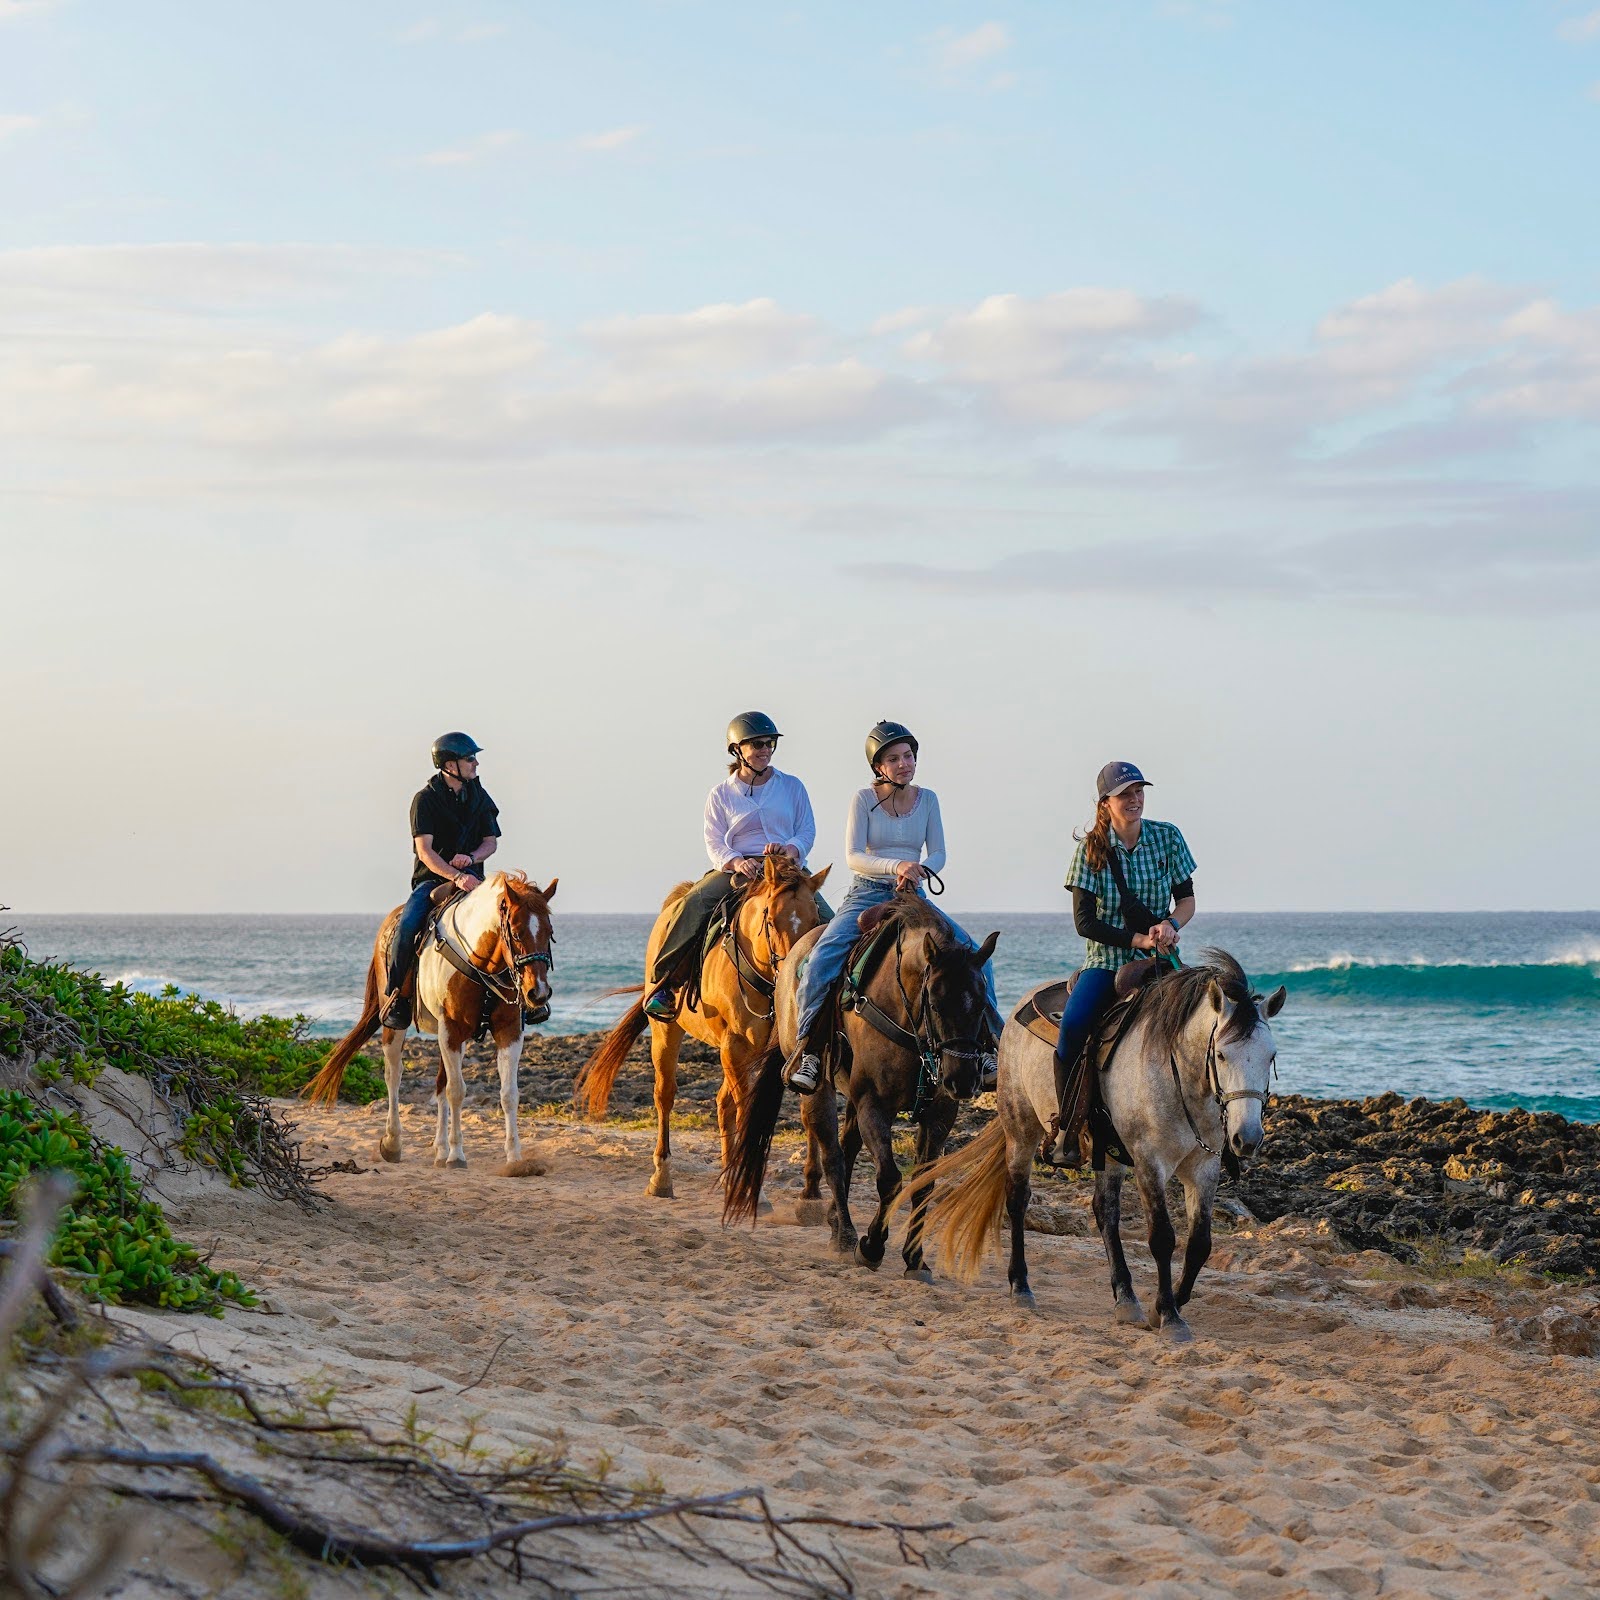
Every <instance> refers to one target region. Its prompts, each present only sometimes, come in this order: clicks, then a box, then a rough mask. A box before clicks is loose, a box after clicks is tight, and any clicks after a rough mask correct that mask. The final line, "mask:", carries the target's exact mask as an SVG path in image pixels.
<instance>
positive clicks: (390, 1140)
mask: <svg viewBox="0 0 1600 1600" xmlns="http://www.w3.org/2000/svg"><path fill="white" fill-rule="evenodd" d="M405 1045H406V1031H405V1029H404V1028H385V1029H384V1030H383V1081H384V1083H385V1084H386V1085H387V1086H388V1090H389V1115H388V1116H387V1117H386V1118H385V1119H384V1123H383V1137H382V1138H381V1139H379V1140H378V1154H379V1155H380V1156H382V1157H383V1159H384V1160H385V1161H398V1160H399V1159H400V1058H401V1055H402V1054H403V1052H404V1050H405Z"/></svg>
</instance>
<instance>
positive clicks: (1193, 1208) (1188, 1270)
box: [1172, 1162, 1217, 1310]
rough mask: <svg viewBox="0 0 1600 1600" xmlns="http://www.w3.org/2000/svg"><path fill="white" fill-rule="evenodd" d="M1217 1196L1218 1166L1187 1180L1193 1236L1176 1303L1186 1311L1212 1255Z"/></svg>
mask: <svg viewBox="0 0 1600 1600" xmlns="http://www.w3.org/2000/svg"><path fill="white" fill-rule="evenodd" d="M1216 1198H1217V1167H1216V1163H1215V1162H1208V1163H1207V1170H1206V1171H1205V1172H1204V1173H1203V1174H1202V1175H1201V1176H1200V1177H1199V1178H1193V1177H1189V1178H1185V1179H1184V1180H1183V1202H1184V1211H1185V1212H1186V1213H1187V1215H1188V1219H1189V1237H1188V1238H1187V1239H1186V1240H1185V1241H1184V1246H1183V1277H1182V1278H1181V1279H1180V1280H1179V1283H1178V1292H1177V1293H1176V1294H1175V1295H1173V1297H1172V1298H1173V1303H1174V1304H1175V1305H1176V1306H1177V1307H1178V1309H1179V1310H1182V1309H1183V1307H1184V1306H1186V1305H1188V1303H1189V1296H1190V1295H1192V1294H1193V1293H1194V1281H1195V1279H1196V1278H1198V1277H1199V1276H1200V1269H1201V1268H1202V1267H1203V1266H1204V1265H1205V1264H1206V1262H1207V1261H1208V1260H1210V1258H1211V1210H1212V1207H1213V1205H1214V1204H1215V1202H1216Z"/></svg>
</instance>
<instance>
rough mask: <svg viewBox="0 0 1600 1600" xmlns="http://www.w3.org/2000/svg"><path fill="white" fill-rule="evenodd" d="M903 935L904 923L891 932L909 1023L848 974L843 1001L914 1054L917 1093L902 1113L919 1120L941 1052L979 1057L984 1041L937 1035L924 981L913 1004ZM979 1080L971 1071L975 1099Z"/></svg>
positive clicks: (935, 1084)
mask: <svg viewBox="0 0 1600 1600" xmlns="http://www.w3.org/2000/svg"><path fill="white" fill-rule="evenodd" d="M904 937H905V929H904V927H903V926H901V927H897V928H896V929H895V934H894V981H895V986H896V988H898V989H899V991H900V1000H901V1003H902V1004H903V1005H904V1006H905V1011H906V1021H907V1022H909V1023H910V1024H911V1027H910V1028H907V1027H906V1026H905V1025H904V1024H903V1023H901V1022H898V1021H896V1020H895V1018H893V1017H891V1016H890V1015H889V1013H888V1012H887V1011H885V1010H884V1009H883V1007H882V1006H880V1005H879V1004H878V1003H877V1001H875V1000H872V999H869V998H868V996H867V994H866V993H865V991H864V990H861V989H858V988H856V987H855V985H854V983H853V982H852V981H851V980H850V978H849V977H848V976H847V977H846V979H845V993H844V1004H845V1005H847V1006H849V1007H850V1009H851V1010H853V1011H854V1012H855V1013H856V1015H857V1016H859V1017H860V1018H862V1020H863V1021H865V1022H867V1023H868V1024H869V1025H870V1026H872V1027H873V1028H875V1029H876V1030H877V1031H878V1032H879V1033H881V1034H882V1035H883V1036H884V1038H886V1039H887V1040H889V1042H890V1043H891V1044H897V1045H899V1046H900V1048H901V1049H902V1050H908V1051H910V1052H911V1053H912V1054H914V1055H915V1056H916V1058H917V1092H916V1097H915V1098H914V1099H913V1101H912V1104H911V1109H910V1110H909V1111H907V1112H903V1113H902V1115H904V1116H906V1117H909V1118H910V1120H911V1121H912V1122H918V1121H920V1120H921V1118H922V1114H923V1112H924V1111H925V1110H926V1109H927V1106H928V1102H929V1101H931V1100H933V1099H934V1098H935V1097H936V1096H937V1095H938V1093H939V1062H940V1060H941V1059H942V1058H943V1057H944V1056H947V1055H952V1056H954V1057H955V1058H956V1059H957V1060H958V1061H981V1060H982V1058H983V1042H982V1041H981V1040H980V1039H978V1038H976V1037H973V1036H969V1035H965V1034H963V1035H957V1036H951V1037H945V1038H941V1037H940V1036H939V1034H938V1033H937V1031H936V1026H937V1023H938V1018H937V1017H936V1016H935V1015H934V1011H933V1002H932V1001H931V1000H930V999H929V998H928V985H927V983H926V982H924V983H923V985H922V992H921V993H920V994H919V995H918V996H917V1001H916V1004H915V1005H913V1004H912V1000H911V996H910V995H908V994H907V993H906V983H905V973H904V971H903V969H902V966H901V956H902V954H903V940H904ZM978 1082H979V1079H978V1077H977V1075H976V1074H974V1077H973V1090H972V1095H973V1098H974V1099H976V1098H977V1096H978V1092H979V1091H978V1087H977V1085H978Z"/></svg>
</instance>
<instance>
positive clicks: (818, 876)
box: [806, 861, 833, 890]
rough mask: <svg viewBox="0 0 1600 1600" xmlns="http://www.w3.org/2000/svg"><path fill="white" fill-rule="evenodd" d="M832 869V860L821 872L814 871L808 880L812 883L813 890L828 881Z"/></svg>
mask: <svg viewBox="0 0 1600 1600" xmlns="http://www.w3.org/2000/svg"><path fill="white" fill-rule="evenodd" d="M832 871H833V863H832V862H831V861H830V862H829V863H828V864H827V866H825V867H824V868H823V869H822V871H821V872H813V873H812V874H811V876H810V878H808V879H807V880H806V881H807V882H808V883H810V885H811V887H812V889H813V890H816V889H820V888H821V887H822V886H823V884H825V883H826V882H827V881H828V874H829V873H830V872H832Z"/></svg>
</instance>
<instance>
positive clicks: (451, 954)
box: [433, 896, 556, 1006]
mask: <svg viewBox="0 0 1600 1600" xmlns="http://www.w3.org/2000/svg"><path fill="white" fill-rule="evenodd" d="M463 898H465V897H464V896H463ZM455 907H456V902H452V903H451V904H450V905H449V906H447V907H446V908H445V910H446V911H447V912H448V913H449V917H450V928H449V932H450V933H451V934H453V935H454V937H455V939H456V940H457V941H459V940H460V938H461V932H460V930H459V929H458V928H457V927H456V913H455ZM433 938H434V943H435V944H436V945H437V946H438V947H439V951H440V953H441V954H442V955H443V956H444V958H445V960H446V961H448V962H449V963H450V965H451V966H452V967H454V968H455V969H456V971H457V972H459V973H461V974H462V975H463V976H465V977H468V978H471V979H473V980H474V981H475V982H477V983H479V984H481V985H482V986H483V987H484V988H485V989H487V990H488V991H489V993H490V994H492V995H493V996H494V997H495V999H497V1000H498V1001H500V1003H501V1004H502V1005H508V1006H520V1005H521V1003H522V996H521V991H520V990H519V989H518V987H517V974H518V973H519V972H521V971H522V969H523V968H524V967H530V966H532V965H534V964H535V963H536V962H542V963H543V964H544V966H545V967H546V968H549V969H553V968H554V966H555V964H556V959H555V955H554V954H553V952H551V951H549V950H525V951H519V950H518V949H517V942H516V940H515V939H514V938H513V937H512V935H511V913H510V912H509V911H507V910H506V908H505V907H504V906H503V905H502V906H501V908H500V938H501V941H502V943H503V944H504V945H505V948H506V955H507V958H508V959H507V961H506V964H505V965H504V966H494V967H480V966H479V965H478V963H477V961H476V959H475V958H474V957H473V955H472V952H471V951H469V950H467V949H466V947H465V945H463V946H462V947H461V948H460V949H459V950H458V949H457V948H456V945H455V944H454V943H452V942H451V940H450V939H449V938H447V937H446V931H445V914H444V912H441V913H440V915H439V918H438V920H437V921H436V922H435V923H434V925H433ZM550 943H551V944H554V943H555V935H554V934H551V936H550Z"/></svg>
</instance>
